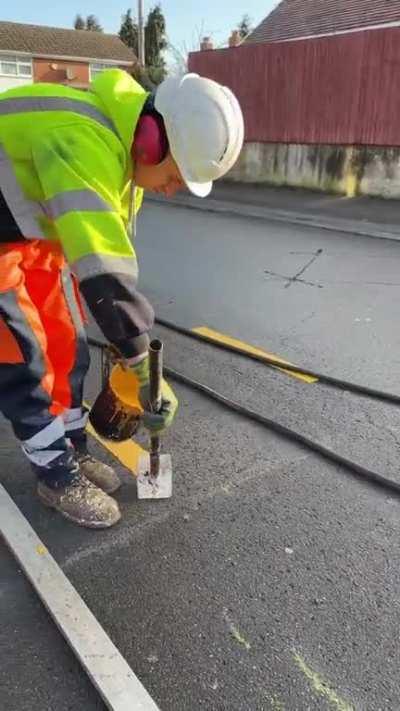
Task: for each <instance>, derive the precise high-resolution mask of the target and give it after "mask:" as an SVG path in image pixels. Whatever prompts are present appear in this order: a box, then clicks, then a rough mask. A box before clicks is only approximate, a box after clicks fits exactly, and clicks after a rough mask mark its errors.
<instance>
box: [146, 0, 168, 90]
mask: <svg viewBox="0 0 400 711" xmlns="http://www.w3.org/2000/svg"><path fill="white" fill-rule="evenodd" d="M145 44H146V67H147V70H148V73H149V77H150V79H151V81H152V82H153V83H154V84H160V82H162V81H163V79H164V78H165V75H166V73H167V72H166V64H165V59H164V57H163V52H164V50H165V49H166V48H167V47H168V41H167V36H166V22H165V17H164V15H163V13H162V10H161V6H160V5H155V6H154V7H153V8H152V9H151V10H150V12H149V14H148V16H147V22H146V27H145Z"/></svg>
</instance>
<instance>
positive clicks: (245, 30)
mask: <svg viewBox="0 0 400 711" xmlns="http://www.w3.org/2000/svg"><path fill="white" fill-rule="evenodd" d="M238 30H239V33H240V37H241V39H242V40H243V39H244V38H245V37H247V35H248V34H250V32H251V30H252V26H251V19H250V17H249V16H248V15H243V17H242V19H241V21H240V23H239V26H238Z"/></svg>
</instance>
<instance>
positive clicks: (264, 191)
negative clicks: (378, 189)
mask: <svg viewBox="0 0 400 711" xmlns="http://www.w3.org/2000/svg"><path fill="white" fill-rule="evenodd" d="M146 199H147V200H148V201H151V200H153V201H157V202H161V203H165V201H166V200H165V198H163V197H162V196H161V195H150V194H149V195H148V196H146ZM168 203H169V204H175V205H179V206H185V207H188V208H195V209H197V210H205V211H211V212H220V213H225V214H230V215H241V216H242V217H249V218H257V219H264V220H267V221H269V222H272V221H274V222H284V223H286V224H292V225H299V226H301V225H304V226H306V227H314V228H317V229H324V230H330V231H333V232H338V231H340V232H344V233H346V234H352V235H361V236H364V237H375V238H381V239H397V240H398V239H400V201H398V200H389V199H387V200H386V199H383V198H373V197H368V196H362V197H357V198H347V197H343V196H338V195H333V194H328V193H321V192H317V191H311V190H302V189H298V188H287V187H271V186H267V185H262V184H261V185H260V184H257V183H256V184H247V183H234V182H230V181H220V182H219V183H216V184H215V185H214V188H213V191H212V193H211V195H210V196H209V197H208V198H206V199H203V200H199V199H198V198H195V197H194V196H193V195H190V194H188V193H187V194H186V193H183V194H179V195H176V196H175V197H174V198H173V199H172V200H171V199H170V198H168Z"/></svg>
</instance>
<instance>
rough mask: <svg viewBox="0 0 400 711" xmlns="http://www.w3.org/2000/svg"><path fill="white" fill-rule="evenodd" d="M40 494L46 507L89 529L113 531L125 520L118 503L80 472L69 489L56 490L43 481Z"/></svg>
mask: <svg viewBox="0 0 400 711" xmlns="http://www.w3.org/2000/svg"><path fill="white" fill-rule="evenodd" d="M37 493H38V496H39V499H40V500H41V502H42V503H43V504H45V506H49V507H50V508H52V509H56V511H59V512H60V513H61V514H62V516H64V517H65V518H67V519H68V520H69V521H73V522H74V523H77V524H78V526H85V527H86V528H110V527H111V526H114V524H115V523H117V522H118V521H119V520H120V518H121V512H120V510H119V507H118V504H117V502H116V501H114V499H112V498H111V497H110V496H108V495H107V494H106V493H105V492H104V491H102V490H101V489H99V488H98V487H97V486H95V485H94V484H92V483H91V482H90V481H89V480H88V479H87V478H86V477H85V476H82V474H81V473H80V472H78V473H77V474H76V475H75V477H74V479H73V480H72V481H71V482H70V483H68V484H67V485H66V486H62V487H61V486H60V487H52V486H49V485H48V484H47V483H45V481H39V484H38V489H37Z"/></svg>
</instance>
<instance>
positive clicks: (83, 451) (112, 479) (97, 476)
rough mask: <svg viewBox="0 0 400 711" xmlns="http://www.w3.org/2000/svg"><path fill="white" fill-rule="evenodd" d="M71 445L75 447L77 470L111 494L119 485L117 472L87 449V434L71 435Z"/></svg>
mask: <svg viewBox="0 0 400 711" xmlns="http://www.w3.org/2000/svg"><path fill="white" fill-rule="evenodd" d="M71 442H72V445H73V447H74V449H75V456H76V459H77V460H78V462H79V470H80V472H81V474H83V476H85V477H86V479H89V481H91V482H92V484H95V486H98V487H99V488H100V489H103V491H105V492H106V494H113V493H114V492H115V491H117V489H119V487H120V486H121V481H120V478H119V476H118V474H117V473H116V472H115V471H114V469H113V468H112V467H110V466H109V465H108V464H104V462H100V461H99V460H98V459H96V458H95V457H92V455H91V454H90V453H89V451H88V447H87V436H86V434H84V433H83V434H82V433H81V434H80V435H79V436H74V437H71Z"/></svg>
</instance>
